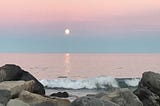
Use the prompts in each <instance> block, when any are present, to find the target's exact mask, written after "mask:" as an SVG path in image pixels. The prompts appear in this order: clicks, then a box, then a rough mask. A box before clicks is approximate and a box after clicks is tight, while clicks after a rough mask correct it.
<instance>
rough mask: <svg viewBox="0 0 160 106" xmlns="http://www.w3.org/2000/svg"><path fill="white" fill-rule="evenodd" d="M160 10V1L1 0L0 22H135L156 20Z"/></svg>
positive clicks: (159, 16)
mask: <svg viewBox="0 0 160 106" xmlns="http://www.w3.org/2000/svg"><path fill="white" fill-rule="evenodd" d="M159 11H160V1H159V0H154V1H153V0H85V1H82V0H34V1H33V0H14V1H13V0H5V1H4V0H3V1H0V15H1V17H0V23H1V24H11V23H17V24H22V23H28V22H29V23H36V22H40V23H46V22H57V21H70V22H73V21H99V19H101V20H102V21H103V20H104V21H106V22H107V21H115V20H116V19H117V17H118V18H123V19H124V17H125V18H126V20H127V19H133V21H138V20H139V19H140V20H143V19H144V20H145V21H148V22H149V21H152V22H151V23H156V21H157V20H159V18H160V15H159ZM157 16H158V17H157ZM153 20H154V21H153Z"/></svg>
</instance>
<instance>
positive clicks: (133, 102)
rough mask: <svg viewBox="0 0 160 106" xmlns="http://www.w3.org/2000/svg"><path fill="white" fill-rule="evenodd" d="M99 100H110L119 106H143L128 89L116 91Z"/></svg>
mask: <svg viewBox="0 0 160 106" xmlns="http://www.w3.org/2000/svg"><path fill="white" fill-rule="evenodd" d="M100 99H101V100H110V101H112V102H114V103H116V104H119V105H120V106H143V104H142V103H141V101H140V100H139V99H138V97H137V96H136V95H134V94H133V93H132V92H131V91H130V90H129V89H128V88H123V89H119V90H116V91H114V92H112V93H109V94H106V95H105V96H102V97H101V98H100Z"/></svg>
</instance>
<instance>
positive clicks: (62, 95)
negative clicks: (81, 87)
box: [50, 92, 69, 98]
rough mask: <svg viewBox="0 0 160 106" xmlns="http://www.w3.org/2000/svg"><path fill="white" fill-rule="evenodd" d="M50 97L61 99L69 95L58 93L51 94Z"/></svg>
mask: <svg viewBox="0 0 160 106" xmlns="http://www.w3.org/2000/svg"><path fill="white" fill-rule="evenodd" d="M50 96H55V97H61V98H68V97H69V94H68V93H67V92H58V93H53V94H51V95H50Z"/></svg>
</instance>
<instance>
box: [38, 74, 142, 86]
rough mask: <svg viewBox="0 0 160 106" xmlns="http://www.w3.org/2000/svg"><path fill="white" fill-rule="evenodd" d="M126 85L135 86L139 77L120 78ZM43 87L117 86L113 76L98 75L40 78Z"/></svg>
mask: <svg viewBox="0 0 160 106" xmlns="http://www.w3.org/2000/svg"><path fill="white" fill-rule="evenodd" d="M122 80H123V82H124V83H125V84H127V85H128V86H132V87H134V86H137V85H138V83H139V81H140V79H122ZM40 82H41V83H42V84H43V85H44V86H45V87H49V88H65V89H83V88H86V89H97V88H106V87H108V86H110V87H115V88H117V87H119V84H118V82H119V81H118V80H116V79H115V78H113V77H106V76H99V77H95V78H88V79H77V80H75V79H74V80H73V79H69V78H57V79H54V80H41V81H40Z"/></svg>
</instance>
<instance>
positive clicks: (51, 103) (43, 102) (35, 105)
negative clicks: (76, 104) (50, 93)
mask: <svg viewBox="0 0 160 106" xmlns="http://www.w3.org/2000/svg"><path fill="white" fill-rule="evenodd" d="M19 99H20V100H22V101H23V102H25V103H27V104H29V105H31V106H68V105H70V101H69V100H65V99H51V98H47V97H43V96H41V95H38V94H33V93H30V92H28V91H22V92H21V94H20V95H19Z"/></svg>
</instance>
